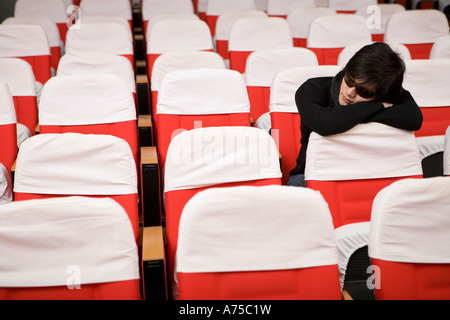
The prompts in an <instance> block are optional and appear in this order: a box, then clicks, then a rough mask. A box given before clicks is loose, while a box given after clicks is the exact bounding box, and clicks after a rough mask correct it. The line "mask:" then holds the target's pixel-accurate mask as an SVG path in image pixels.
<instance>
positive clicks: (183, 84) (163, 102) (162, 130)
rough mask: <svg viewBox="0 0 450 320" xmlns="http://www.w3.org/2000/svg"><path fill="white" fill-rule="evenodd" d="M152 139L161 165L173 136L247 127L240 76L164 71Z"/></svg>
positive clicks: (247, 107)
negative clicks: (202, 128) (187, 131)
mask: <svg viewBox="0 0 450 320" xmlns="http://www.w3.org/2000/svg"><path fill="white" fill-rule="evenodd" d="M156 123H157V125H156V138H157V143H158V144H157V145H158V153H159V156H160V165H161V167H164V163H165V159H166V154H167V149H168V147H169V144H170V142H171V140H172V139H173V137H174V136H175V135H176V134H178V133H180V132H181V131H184V130H190V129H194V128H196V127H197V128H198V127H211V126H250V102H249V99H248V94H247V89H246V86H245V81H244V78H243V77H242V76H241V74H239V73H238V72H237V71H233V70H228V69H189V70H180V71H174V72H170V73H168V74H166V76H165V77H164V79H163V81H162V83H161V88H160V91H159V94H158V103H157V105H156Z"/></svg>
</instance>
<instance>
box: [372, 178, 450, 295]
mask: <svg viewBox="0 0 450 320" xmlns="http://www.w3.org/2000/svg"><path fill="white" fill-rule="evenodd" d="M449 210H450V179H448V177H436V178H429V179H405V180H402V181H398V182H396V183H393V184H392V185H390V186H388V187H386V188H385V189H383V190H381V192H380V193H379V194H378V195H377V197H376V198H375V201H374V204H373V209H372V218H371V227H370V242H369V255H370V257H371V258H372V261H373V265H374V275H373V276H374V280H375V283H374V287H375V294H376V298H377V300H399V299H401V300H448V299H449V298H450V277H449V276H450V272H449V269H450V257H449V251H448V248H447V245H446V244H448V243H449V241H450V232H449V225H450V221H449V218H450V217H449V214H448V213H449Z"/></svg>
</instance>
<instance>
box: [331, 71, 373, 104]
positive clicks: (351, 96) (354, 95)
mask: <svg viewBox="0 0 450 320" xmlns="http://www.w3.org/2000/svg"><path fill="white" fill-rule="evenodd" d="M358 82H359V83H361V82H362V81H358V80H355V79H353V78H352V77H351V76H350V75H348V74H345V75H344V77H343V78H342V82H341V88H340V90H339V104H340V105H341V106H346V105H349V104H353V103H357V102H365V101H372V100H375V93H374V92H375V90H374V88H366V87H362V86H359V85H358Z"/></svg>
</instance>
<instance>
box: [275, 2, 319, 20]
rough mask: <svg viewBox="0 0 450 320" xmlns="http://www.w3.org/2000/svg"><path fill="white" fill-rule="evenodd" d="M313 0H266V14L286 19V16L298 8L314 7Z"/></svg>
mask: <svg viewBox="0 0 450 320" xmlns="http://www.w3.org/2000/svg"><path fill="white" fill-rule="evenodd" d="M315 7H316V2H315V0H268V1H267V14H268V15H269V17H279V18H284V19H286V18H287V16H288V15H289V14H290V13H291V12H293V11H294V10H295V9H298V8H315Z"/></svg>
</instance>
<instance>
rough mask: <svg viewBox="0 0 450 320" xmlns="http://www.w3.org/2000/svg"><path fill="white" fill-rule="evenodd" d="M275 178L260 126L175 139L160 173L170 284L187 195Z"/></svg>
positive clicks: (270, 147) (275, 163) (270, 148)
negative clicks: (163, 169)
mask: <svg viewBox="0 0 450 320" xmlns="http://www.w3.org/2000/svg"><path fill="white" fill-rule="evenodd" d="M280 178H281V172H280V165H279V160H278V151H277V149H276V146H275V143H274V141H273V139H272V138H271V137H270V135H269V134H268V133H267V132H265V131H264V130H261V129H257V128H252V127H209V128H199V129H194V130H190V131H184V132H181V133H180V134H178V135H177V136H176V137H174V139H173V140H172V142H171V144H170V146H169V149H168V151H167V162H166V166H165V172H164V194H165V208H166V230H167V246H168V247H167V260H168V268H169V269H168V270H169V272H168V274H169V284H172V282H173V275H174V270H175V269H174V262H175V253H176V249H177V243H178V226H179V220H180V216H181V212H182V210H183V208H184V205H185V203H186V202H187V201H188V200H189V199H190V198H191V197H192V196H194V195H195V194H196V193H198V192H200V191H203V190H205V189H207V188H212V187H232V186H239V185H254V186H261V185H271V184H277V185H280V184H281V179H280ZM173 289H176V288H173ZM174 293H175V294H176V292H175V290H174Z"/></svg>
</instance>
